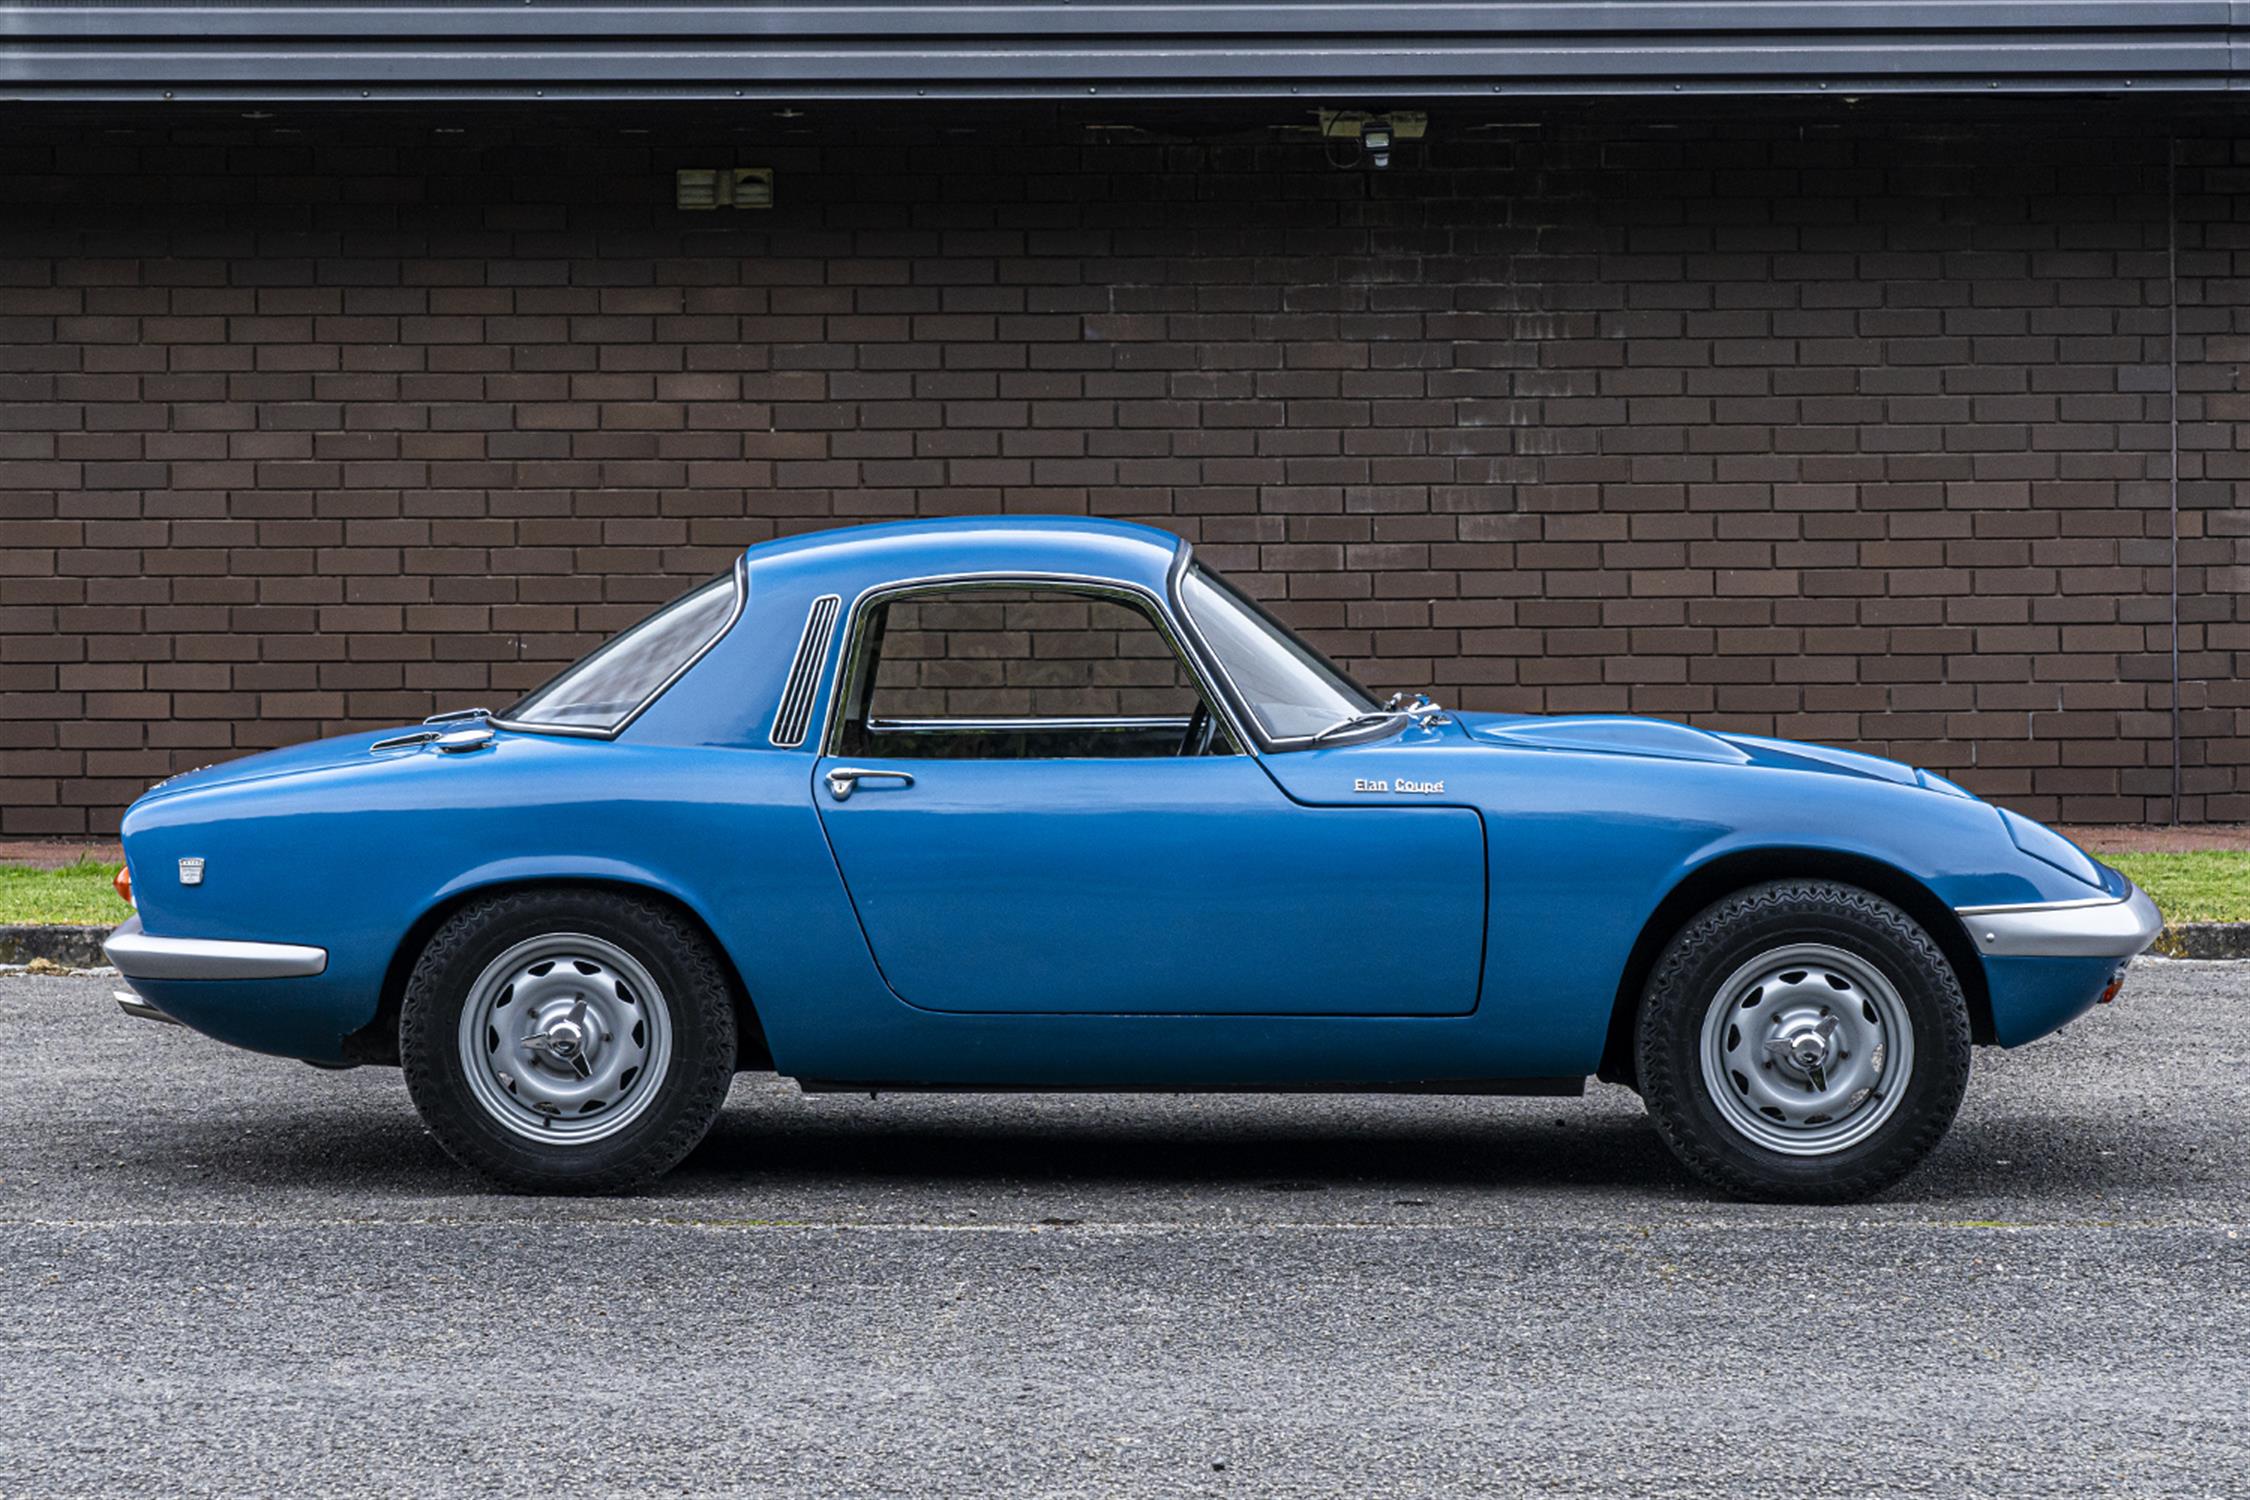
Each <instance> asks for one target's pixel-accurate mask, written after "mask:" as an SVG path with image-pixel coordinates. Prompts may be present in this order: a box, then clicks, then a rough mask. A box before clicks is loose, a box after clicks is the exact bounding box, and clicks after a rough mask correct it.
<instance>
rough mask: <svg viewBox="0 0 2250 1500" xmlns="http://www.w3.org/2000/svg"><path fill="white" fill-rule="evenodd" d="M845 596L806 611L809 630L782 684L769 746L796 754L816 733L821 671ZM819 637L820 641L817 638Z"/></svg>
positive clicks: (828, 597)
mask: <svg viewBox="0 0 2250 1500" xmlns="http://www.w3.org/2000/svg"><path fill="white" fill-rule="evenodd" d="M843 604H844V597H843V595H841V594H822V595H820V596H819V597H818V598H816V599H814V600H813V602H812V603H811V604H810V605H808V606H807V607H806V609H805V628H804V630H803V632H802V633H801V634H799V635H798V637H797V655H796V657H795V659H793V660H792V661H791V662H790V664H789V677H788V679H787V681H785V682H784V683H783V684H782V688H781V702H780V704H779V705H778V706H777V707H776V708H775V709H774V712H773V729H772V731H771V732H770V733H769V734H767V736H766V740H767V742H768V743H769V744H774V745H779V746H781V747H782V748H783V749H787V750H794V749H796V748H797V747H798V746H799V745H802V744H803V743H804V742H805V736H806V735H808V734H810V733H812V709H813V700H814V699H815V698H817V697H818V696H819V695H820V669H821V668H822V667H823V666H825V665H826V664H827V661H828V648H829V646H830V645H832V644H833V643H834V642H835V639H836V615H837V611H839V610H840V609H842V608H843ZM816 635H817V636H818V640H815V639H814V637H815V636H816Z"/></svg>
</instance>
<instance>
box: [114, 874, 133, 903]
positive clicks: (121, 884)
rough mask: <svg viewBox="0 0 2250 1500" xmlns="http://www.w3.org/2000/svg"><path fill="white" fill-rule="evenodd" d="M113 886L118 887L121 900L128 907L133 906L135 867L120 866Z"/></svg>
mask: <svg viewBox="0 0 2250 1500" xmlns="http://www.w3.org/2000/svg"><path fill="white" fill-rule="evenodd" d="M111 884H113V885H115V886H116V887H117V896H118V899H119V900H121V901H123V902H124V903H125V904H126V905H127V906H131V905H133V867H132V866H131V865H119V866H118V867H117V879H116V880H114V881H112V882H111Z"/></svg>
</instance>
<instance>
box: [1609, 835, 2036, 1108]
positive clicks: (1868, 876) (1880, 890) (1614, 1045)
mask: <svg viewBox="0 0 2250 1500" xmlns="http://www.w3.org/2000/svg"><path fill="white" fill-rule="evenodd" d="M1771 880H1833V881H1837V882H1840V883H1842V884H1845V885H1854V886H1858V887H1859V888H1860V889H1861V890H1864V891H1867V892H1870V893H1871V894H1874V895H1877V896H1880V897H1882V898H1883V899H1884V900H1885V901H1888V902H1890V903H1891V904H1892V905H1893V906H1896V907H1897V908H1898V909H1899V910H1901V911H1903V912H1905V913H1906V914H1907V915H1908V916H1910V917H1912V918H1913V919H1914V920H1915V922H1916V923H1918V924H1919V925H1920V926H1921V928H1922V930H1923V931H1924V932H1927V933H1928V934H1929V935H1930V941H1932V942H1934V943H1936V944H1937V945H1938V949H1939V951H1940V952H1942V953H1943V954H1944V955H1945V959H1946V962H1947V963H1949V964H1951V965H1952V967H1953V973H1954V977H1955V978H1956V979H1958V980H1959V981H1960V984H1961V994H1962V996H1963V998H1965V999H1966V1000H1967V1001H1968V1004H1969V1034H1970V1037H1971V1039H1972V1040H1974V1041H1976V1042H1978V1043H1980V1044H1981V1043H1989V1042H1991V1041H1993V1039H1994V1029H1993V1023H1992V994H1991V991H1990V989H1989V988H1988V987H1987V985H1986V983H1985V975H1984V965H1983V963H1982V961H1980V960H1979V959H1978V957H1977V954H1976V950H1975V948H1974V947H1972V946H1971V945H1970V942H1969V935H1968V933H1967V932H1966V931H1964V930H1963V928H1962V926H1961V921H1960V918H1958V917H1956V916H1955V915H1954V914H1953V910H1952V908H1950V907H1948V906H1947V905H1946V904H1945V903H1944V902H1943V901H1941V900H1939V899H1938V897H1937V895H1936V893H1934V892H1933V891H1931V890H1930V888H1929V887H1928V886H1926V885H1924V884H1923V883H1922V882H1921V881H1919V880H1917V879H1915V878H1914V877H1913V876H1912V875H1909V874H1908V873H1906V871H1904V870H1901V869H1899V868H1898V867H1897V866H1896V865H1891V864H1886V863H1884V862H1883V861H1882V860H1879V859H1873V858H1870V857H1869V856H1866V855H1862V854H1850V853H1846V852H1843V851H1841V850H1835V849H1811V848H1792V847H1783V848H1764V849H1742V850H1736V851H1734V852H1732V853H1729V854H1723V855H1721V856H1719V857H1718V858H1716V859H1713V860H1711V861H1709V862H1708V863H1706V864H1702V865H1698V866H1697V867H1696V868H1694V869H1693V870H1690V871H1689V872H1688V873H1687V874H1686V875H1684V876H1682V877H1681V878H1680V880H1679V883H1678V884H1676V885H1674V886H1673V887H1672V889H1671V890H1670V891H1669V892H1667V893H1666V894H1665V896H1664V899H1663V900H1661V901H1659V902H1658V903H1657V904H1656V909H1655V910H1654V911H1652V912H1650V913H1649V918H1648V921H1647V922H1645V923H1644V924H1643V925H1642V927H1641V931H1640V935H1639V936H1638V937H1637V938H1635V939H1634V942H1633V947H1632V949H1631V951H1630V952H1629V953H1628V955H1627V956H1626V960H1625V968H1624V972H1623V973H1622V974H1620V975H1619V977H1618V981H1617V993H1616V995H1615V996H1614V997H1613V998H1612V1000H1611V1003H1610V1017H1609V1031H1608V1034H1607V1037H1606V1038H1605V1040H1604V1042H1603V1044H1602V1059H1601V1066H1600V1067H1599V1068H1598V1069H1597V1070H1596V1074H1595V1076H1597V1077H1599V1078H1600V1079H1602V1080H1603V1081H1604V1082H1607V1083H1622V1084H1626V1085H1628V1086H1630V1085H1632V1084H1633V1083H1634V1082H1635V1078H1634V1076H1633V1074H1634V1069H1633V1019H1634V1017H1635V1016H1636V1015H1637V1014H1638V1013H1639V1010H1640V1003H1641V991H1642V990H1643V989H1645V988H1647V986H1648V979H1649V975H1650V974H1651V973H1652V972H1654V970H1655V968H1656V960H1657V958H1658V957H1659V956H1660V955H1661V954H1662V953H1663V951H1664V945H1665V944H1666V943H1668V942H1670V941H1671V940H1672V937H1673V935H1674V934H1675V933H1677V932H1678V931H1679V930H1680V929H1681V928H1682V927H1684V926H1686V925H1687V923H1688V921H1689V920H1690V919H1691V918H1693V917H1694V916H1695V914H1696V913H1697V912H1699V911H1702V910H1703V909H1704V908H1705V907H1707V906H1709V905H1711V903H1713V902H1714V901H1718V900H1720V899H1721V898H1723V897H1725V896H1728V895H1731V894H1732V893H1734V892H1735V891H1739V890H1742V889H1744V888H1746V887H1748V886H1753V885H1762V884H1764V883H1765V882H1767V881H1771Z"/></svg>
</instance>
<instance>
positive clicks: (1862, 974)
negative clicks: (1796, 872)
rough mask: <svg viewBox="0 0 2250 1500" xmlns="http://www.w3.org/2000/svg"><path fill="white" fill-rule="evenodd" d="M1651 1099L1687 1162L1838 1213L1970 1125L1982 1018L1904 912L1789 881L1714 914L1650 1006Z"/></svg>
mask: <svg viewBox="0 0 2250 1500" xmlns="http://www.w3.org/2000/svg"><path fill="white" fill-rule="evenodd" d="M1637 1051H1638V1062H1639V1066H1640V1081H1641V1094H1642V1098H1643V1099H1644V1100H1645V1101H1646V1103H1647V1105H1648V1110H1649V1114H1650V1115H1651V1116H1652V1117H1653V1118H1654V1119H1655V1121H1656V1125H1657V1130H1658V1132H1659V1133H1660V1134H1661V1135H1662V1136H1663V1137H1664V1142H1665V1144H1666V1145H1667V1146H1669V1147H1670V1148H1671V1149H1672V1152H1673V1154H1674V1155H1676V1156H1678V1157H1679V1159H1680V1160H1681V1161H1682V1162H1683V1163H1684V1164H1685V1165H1686V1166H1687V1167H1688V1169H1689V1170H1690V1171H1692V1172H1694V1173H1695V1174H1696V1175H1697V1176H1698V1177H1701V1178H1702V1179H1703V1180H1704V1181H1706V1182H1708V1183H1711V1184H1712V1185H1713V1186H1715V1187H1718V1188H1721V1189H1723V1190H1725V1191H1727V1192H1731V1193H1735V1194H1738V1195H1740V1196H1743V1197H1748V1198H1762V1199H1769V1200H1775V1201H1790V1202H1809V1203H1839V1202H1849V1201H1851V1200H1854V1199H1858V1198H1864V1197H1867V1196H1869V1195H1871V1194H1873V1193H1876V1192H1879V1191H1881V1190H1882V1189H1883V1188H1886V1187H1888V1186H1890V1185H1891V1184H1892V1183H1894V1182H1896V1181H1897V1180H1898V1179H1899V1178H1901V1177H1903V1176H1905V1175H1906V1174H1907V1173H1908V1172H1909V1171H1911V1170H1912V1169H1913V1168H1914V1167H1915V1166H1916V1164H1918V1163H1919V1162H1920V1161H1921V1160H1922V1158H1923V1157H1925V1156H1927V1155H1928V1154H1929V1153H1930V1151H1931V1150H1932V1148H1934V1147H1935V1146H1936V1145H1937V1143H1938V1141H1939V1140H1941V1139H1942V1138H1943V1137H1944V1135H1945V1132H1946V1129H1947V1127H1948V1126H1950V1125H1951V1124H1952V1122H1953V1115H1954V1111H1955V1110H1956V1109H1957V1108H1958V1107H1959V1106H1960V1103H1961V1094H1962V1091H1963V1089H1964V1088H1966V1086H1967V1084H1968V1078H1969V1012H1968V1004H1967V1002H1966V1000H1965V999H1964V998H1963V996H1962V993H1961V985H1960V981H1959V980H1958V978H1957V977H1956V976H1955V975H1954V972H1953V968H1952V965H1951V964H1949V963H1948V962H1947V961H1946V958H1945V955H1944V954H1943V953H1942V952H1940V951H1939V950H1938V947H1937V945H1936V944H1935V943H1934V942H1932V941H1931V940H1930V937H1929V934H1927V933H1926V932H1924V931H1923V930H1922V929H1921V928H1920V927H1919V926H1917V925H1916V924H1915V922H1914V920H1913V919H1912V918H1911V917H1909V916H1907V915H1906V913H1904V912H1902V911H1900V910H1899V909H1898V908H1897V907H1895V906H1893V905H1892V904H1891V903H1889V902H1888V901H1885V900H1883V899H1882V898H1880V897H1878V896H1874V895H1871V894H1870V893H1868V892H1866V891H1863V890H1859V889H1857V888H1856V887H1853V886H1848V885H1841V884H1837V883H1835V882H1831V881H1779V882H1774V883H1771V884H1767V885H1760V886H1753V887H1751V888H1749V889H1747V890H1743V891H1738V892H1736V893H1735V894H1734V895H1731V896H1728V897H1727V898H1725V899H1724V900H1722V901H1720V902H1718V903H1717V904H1715V905H1713V906H1711V907H1709V908H1707V909H1706V910H1705V911H1703V912H1702V913H1701V914H1700V915H1698V916H1697V917H1696V918H1695V919H1694V920H1693V921H1691V922H1689V923H1688V924H1687V926H1686V927H1684V928H1682V929H1681V930H1680V932H1679V934H1678V935H1677V936H1676V937H1674V938H1673V939H1672V941H1671V943H1670V944H1669V945H1668V946H1667V947H1666V948H1665V950H1664V953H1663V956H1662V957H1661V958H1659V959H1658V960H1657V965H1656V971H1655V973H1654V974H1653V975H1652V976H1651V978H1650V980H1649V984H1648V989H1647V991H1646V993H1645V995H1644V996H1643V999H1642V1002H1641V1016H1640V1027H1639V1033H1638V1038H1637Z"/></svg>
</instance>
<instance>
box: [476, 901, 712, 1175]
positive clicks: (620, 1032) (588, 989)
mask: <svg viewBox="0 0 2250 1500" xmlns="http://www.w3.org/2000/svg"><path fill="white" fill-rule="evenodd" d="M460 1048H461V1069H462V1071H463V1073H465V1074H466V1075H467V1077H468V1080H469V1091H470V1092H471V1093H472V1094H474V1095H475V1096H476V1100H477V1103H478V1104H480V1105H482V1106H483V1107H484V1111H485V1113H486V1114H488V1115H490V1116H491V1117H492V1118H493V1119H494V1120H496V1121H498V1122H499V1123H500V1124H502V1125H505V1126H506V1127H507V1128H508V1129H510V1130H512V1131H514V1132H515V1133H516V1134H518V1135H521V1136H525V1137H528V1138H529V1139H531V1140H535V1141H540V1142H543V1143H545V1144H548V1145H559V1146H573V1145H583V1144H586V1143H587V1142H590V1141H598V1140H602V1139H604V1138H606V1137H608V1136H612V1135H615V1134H616V1133H617V1132H618V1131H620V1130H623V1129H624V1128H625V1127H626V1126H628V1125H630V1124H632V1123H633V1121H634V1120H636V1119H638V1118H639V1117H640V1116H641V1114H642V1113H643V1112H644V1111H646V1110H647V1108H648V1107H649V1105H650V1104H651V1103H653V1102H654V1101H655V1099H656V1096H657V1094H658V1092H659V1091H660V1090H661V1088H662V1086H663V1083H664V1075H665V1072H666V1071H667V1070H668V1069H669V1067H670V1066H671V1062H672V1014H671V1011H670V1009H669V1008H668V1007H667V1006H666V1005H665V1002H664V995H663V992H662V991H661V990H659V989H658V988H657V985H656V981H655V980H654V979H653V978H651V977H650V975H649V972H648V970H647V969H645V968H643V967H642V966H641V964H640V962H639V961H638V960H636V959H635V958H634V957H633V956H632V955H631V954H630V953H627V952H626V951H625V950H624V949H622V948H620V947H618V946H617V945H616V944H615V943H611V942H607V941H604V940H603V939H601V938H598V937H590V936H588V935H587V934H585V933H582V932H554V933H548V934H545V935H544V936H541V937H535V938H531V939H528V940H527V941H524V942H521V943H518V944H516V945H515V946H514V947H513V948H510V949H509V950H508V951H507V952H505V953H503V954H501V955H500V956H499V957H498V958H496V959H494V960H493V961H492V962H491V963H489V964H487V965H485V967H484V972H483V973H481V974H479V975H478V976H477V979H476V983H475V984H473V985H471V986H470V988H469V998H468V1003H467V1004H465V1005H463V1006H462V1007H461V1030H460Z"/></svg>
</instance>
